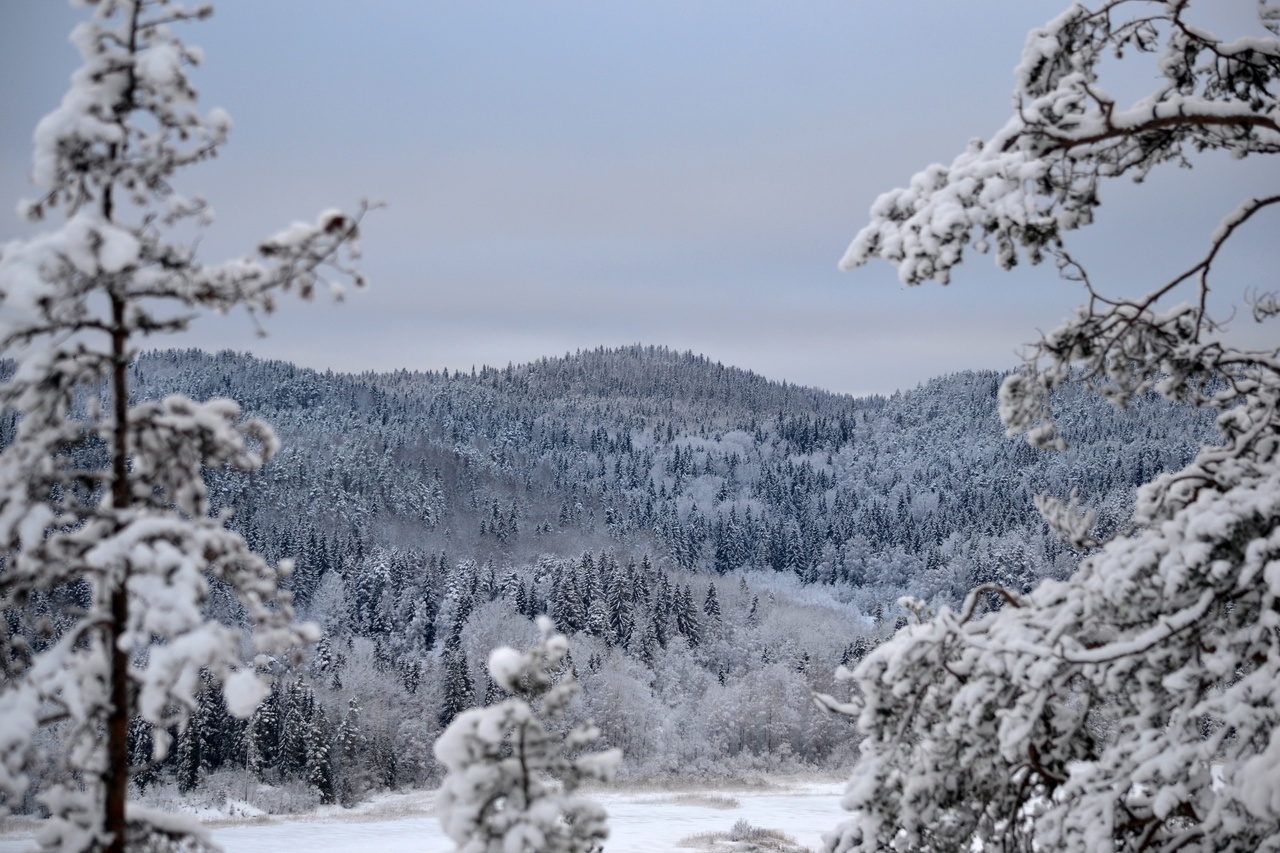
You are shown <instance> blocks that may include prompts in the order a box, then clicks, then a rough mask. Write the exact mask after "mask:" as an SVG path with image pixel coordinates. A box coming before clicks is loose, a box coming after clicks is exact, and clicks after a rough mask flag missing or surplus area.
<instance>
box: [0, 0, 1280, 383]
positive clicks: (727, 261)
mask: <svg viewBox="0 0 1280 853" xmlns="http://www.w3.org/2000/svg"><path fill="white" fill-rule="evenodd" d="M1066 5H1067V2H1066V0H978V2H968V3H956V2H954V0H905V2H896V3H890V2H875V3H873V2H869V0H806V2H804V3H793V2H782V0H776V2H759V0H697V2H690V0H642V2H633V0H611V2H607V3H601V2H589V0H545V2H539V3H528V2H507V0H468V2H445V0H366V2H362V3H358V4H357V3H351V2H350V0H341V2H339V0H270V2H262V0H223V1H222V2H216V3H215V14H214V16H213V18H212V19H210V20H208V21H205V22H201V23H194V24H189V25H185V26H183V27H182V28H181V30H180V32H181V33H182V35H183V37H184V39H185V40H186V41H187V42H188V43H189V44H195V45H199V46H200V47H202V48H203V49H204V51H205V57H206V61H205V64H204V66H202V67H201V68H200V69H197V70H196V71H195V72H193V82H194V83H195V85H196V87H197V88H198V89H199V91H200V96H201V104H202V105H203V107H204V108H205V109H208V108H212V107H215V106H216V107H223V108H225V109H226V110H227V111H228V112H230V114H231V116H232V117H233V119H234V121H235V129H234V131H233V132H232V135H231V140H230V142H229V144H228V145H227V146H226V147H225V148H224V149H223V151H222V153H221V154H220V156H219V157H218V158H217V159H216V160H214V161H211V162H209V163H205V164H201V165H199V166H197V167H194V168H191V169H188V170H186V171H185V172H184V173H183V174H182V175H181V176H180V177H179V179H178V181H177V182H176V183H177V188H178V189H179V190H180V191H181V192H183V193H184V194H187V195H196V194H202V195H204V196H206V197H207V198H208V200H209V201H210V202H211V203H212V205H213V207H214V209H215V211H216V212H217V215H218V219H217V222H216V223H215V224H214V225H213V226H212V227H211V228H210V229H209V231H208V233H207V234H205V235H204V236H203V237H202V241H201V257H202V258H203V260H205V261H208V262H218V261H222V260H226V259H229V258H232V257H235V256H238V255H241V254H244V253H246V252H249V251H251V250H252V247H253V246H255V245H256V243H257V242H258V241H259V240H261V239H262V238H264V237H266V236H268V235H270V234H272V233H274V232H276V231H278V230H280V229H281V228H283V227H284V226H286V225H288V224H289V223H291V222H293V221H295V220H300V219H301V220H311V219H314V217H315V215H316V214H317V213H318V212H319V211H320V210H322V209H325V208H329V207H333V206H337V207H345V208H348V209H351V208H354V207H355V206H356V205H357V204H358V203H359V201H360V200H361V199H370V200H374V201H381V202H385V205H386V206H385V208H383V209H380V210H377V211H374V212H373V213H371V214H370V215H369V216H368V218H367V220H366V222H365V225H364V241H363V244H364V245H363V248H364V259H363V262H362V264H363V269H364V271H365V272H366V273H367V274H368V276H369V278H370V280H371V282H372V286H371V288H370V290H368V291H367V292H364V293H359V294H352V295H351V296H350V297H349V298H348V299H347V300H346V301H345V302H343V303H342V304H340V305H334V304H332V302H331V301H330V300H327V299H323V298H321V299H317V301H316V302H315V303H313V304H300V303H295V302H293V301H290V300H286V303H285V304H284V305H283V306H282V308H281V310H280V311H279V312H277V313H276V314H275V315H273V316H272V317H270V318H268V319H267V321H266V330H267V332H268V334H267V336H266V337H259V336H258V335H257V334H256V330H255V326H254V324H253V323H252V322H251V321H250V320H249V319H248V318H247V317H245V316H244V315H236V314H233V315H230V316H227V317H211V318H208V319H201V320H200V321H198V322H197V323H196V324H195V327H194V328H193V329H192V330H191V331H190V332H189V333H187V334H186V335H184V336H182V337H177V338H166V339H156V340H155V341H154V343H155V345H157V346H164V347H168V346H198V347H201V348H204V349H209V350H217V349H223V348H232V349H237V350H247V351H251V352H254V353H256V354H258V355H260V356H263V357H267V358H280V359H286V360H289V361H293V362H295V363H298V364H301V365H305V366H309V367H315V368H319V369H326V368H328V369H333V370H337V371H362V370H393V369H397V368H408V369H435V370H438V369H440V368H442V367H447V368H449V369H450V370H457V369H463V370H469V369H470V368H471V366H472V365H482V364H490V365H496V366H505V365H506V364H508V363H516V364H519V363H521V362H524V361H529V360H532V359H536V358H539V357H541V356H554V355H563V354H564V353H566V352H573V351H575V350H578V349H586V348H594V347H597V346H601V345H603V346H620V345H626V344H630V343H643V344H657V345H665V346H669V347H672V348H675V349H678V350H693V351H694V352H697V353H701V354H704V355H706V356H708V357H709V358H712V359H714V360H716V361H720V362H722V363H724V364H727V365H734V366H737V367H742V368H746V369H750V370H753V371H755V372H756V373H759V374H762V375H764V376H766V377H768V378H771V379H776V380H786V381H788V382H793V383H798V384H803V385H813V386H818V387H821V388H826V389H828V390H832V391H839V392H850V393H856V394H865V393H887V392H891V391H893V390H895V389H899V388H909V387H913V386H914V385H916V384H917V383H919V382H921V381H923V380H925V379H927V378H929V377H931V376H936V375H939V374H943V373H948V372H951V371H955V370H961V369H970V368H992V369H1005V368H1009V367H1012V366H1013V365H1015V364H1016V363H1017V357H1018V356H1017V353H1018V350H1019V347H1020V345H1022V344H1025V343H1027V342H1029V341H1033V340H1035V339H1036V338H1037V336H1038V334H1039V332H1040V331H1047V330H1049V329H1052V328H1053V327H1054V326H1056V325H1057V323H1058V322H1059V321H1060V320H1061V319H1062V318H1063V317H1065V316H1066V315H1067V314H1068V313H1069V312H1070V311H1071V309H1072V308H1073V307H1074V306H1075V305H1076V304H1077V303H1078V302H1080V301H1081V294H1080V292H1079V290H1078V289H1077V287H1076V286H1075V285H1071V284H1069V283H1066V282H1061V281H1059V280H1057V278H1056V276H1055V274H1054V273H1053V271H1052V270H1051V269H1046V268H1030V267H1024V268H1019V269H1018V270H1016V271H1014V272H1010V273H1006V272H1002V271H1000V270H998V269H997V268H996V267H995V265H994V263H993V262H992V260H991V258H990V257H984V256H972V257H971V258H970V259H969V260H968V261H967V262H966V264H965V266H964V267H963V268H962V269H960V270H958V271H957V273H956V274H955V275H954V276H953V283H952V284H951V285H950V286H949V287H946V288H943V287H939V286H936V285H926V286H923V287H920V288H909V289H908V288H904V287H902V286H901V285H899V284H898V280H897V275H896V271H895V270H894V269H893V267H892V266H890V265H889V264H887V263H884V262H876V263H873V264H872V265H870V266H868V267H865V268H862V269H860V270H856V271H854V272H850V273H841V272H839V271H837V269H836V264H837V261H838V260H839V258H840V256H841V255H842V253H843V251H844V249H845V247H846V245H847V244H848V242H849V241H850V240H851V239H852V237H853V235H854V234H855V233H857V231H858V229H859V228H860V227H861V226H862V225H863V224H864V222H865V220H866V211H867V209H868V208H869V206H870V205H871V203H872V201H873V200H874V199H875V197H876V196H877V195H878V194H879V193H881V192H883V191H886V190H888V189H891V188H893V187H895V186H899V185H902V184H903V183H905V182H906V181H907V180H909V178H910V177H911V175H912V174H913V173H914V172H916V171H918V170H920V169H922V168H924V167H925V166H927V165H928V164H930V163H933V162H950V161H951V159H952V158H953V157H954V156H955V155H956V154H958V153H960V152H961V151H963V150H964V146H965V144H966V143H967V141H968V140H969V139H971V138H973V137H979V136H987V135H990V134H991V133H992V132H994V131H995V130H997V129H998V128H999V127H1000V126H1001V125H1002V124H1003V123H1004V121H1005V120H1006V118H1007V117H1008V114H1009V111H1010V104H1011V95H1012V90H1013V74H1012V70H1013V68H1014V66H1015V65H1016V63H1017V61H1018V58H1019V53H1020V51H1021V48H1022V45H1023V42H1024V39H1025V37H1026V33H1027V31H1028V30H1030V29H1031V28H1033V27H1035V26H1037V25H1040V24H1042V23H1044V22H1045V21H1047V20H1049V19H1050V18H1052V17H1054V16H1055V15H1056V14H1058V13H1059V12H1060V11H1062V9H1063V8H1065V6H1066ZM1199 5H1201V6H1204V7H1205V9H1206V11H1205V12H1204V15H1205V16H1206V18H1207V20H1206V21H1205V23H1206V24H1211V25H1212V26H1214V27H1216V28H1217V30H1216V31H1217V32H1219V34H1221V35H1224V36H1225V35H1231V36H1235V35H1238V34H1242V33H1249V34H1264V33H1265V31H1263V30H1262V29H1261V28H1260V27H1259V26H1258V25H1257V24H1256V21H1255V20H1254V19H1253V18H1252V15H1253V10H1254V9H1255V3H1254V2H1253V0H1214V1H1213V3H1201V4H1199ZM84 14H85V13H84V12H82V11H76V10H72V9H71V8H69V7H68V6H66V5H65V4H62V3H59V2H57V0H3V2H0V240H7V239H9V238H17V237H22V236H24V235H28V234H30V233H31V227H30V226H27V225H25V224H24V223H22V222H21V221H20V220H19V219H18V217H17V215H16V213H14V212H13V211H14V209H15V208H16V205H17V202H18V201H19V200H20V199H21V198H24V197H30V196H32V195H34V194H35V193H34V190H33V189H32V188H31V186H30V184H29V180H28V176H29V174H30V157H31V131H32V129H33V128H34V126H35V123H36V122H37V121H38V120H39V118H40V117H41V116H42V115H44V114H45V113H47V112H49V111H50V110H51V109H52V108H53V107H54V106H55V105H56V104H57V102H58V100H59V99H60V98H61V95H62V92H63V91H65V88H66V81H67V79H68V77H69V75H70V73H71V72H72V70H74V68H75V67H76V65H77V64H78V58H77V55H76V53H75V51H74V50H73V49H72V48H71V46H70V45H69V43H68V42H67V34H68V33H69V31H70V28H71V27H72V26H73V25H74V23H75V22H76V21H77V20H79V19H81V18H82V17H83V16H84ZM1111 70H1113V71H1115V72H1116V73H1117V74H1118V75H1119V76H1117V77H1116V78H1115V79H1114V80H1108V81H1107V85H1108V88H1110V90H1111V91H1112V92H1113V93H1115V94H1118V95H1120V96H1121V98H1122V100H1123V98H1124V97H1125V96H1126V95H1128V96H1132V97H1135V98H1136V97H1138V96H1139V95H1141V94H1142V93H1143V92H1144V90H1145V87H1146V86H1147V85H1148V84H1149V81H1150V80H1151V79H1152V77H1153V74H1152V72H1151V69H1150V68H1149V67H1146V68H1144V67H1142V66H1134V65H1133V63H1123V64H1115V67H1114V68H1112V69H1111ZM1275 177H1276V166H1275V164H1274V163H1268V162H1266V161H1265V160H1259V159H1258V158H1254V160H1252V161H1245V162H1243V163H1240V162H1232V161H1228V160H1226V159H1225V158H1220V157H1219V158H1212V157H1210V158H1206V159H1205V160H1204V161H1203V162H1200V161H1198V162H1197V166H1196V168H1195V169H1193V170H1190V171H1187V170H1177V169H1168V170H1166V171H1165V172H1158V173H1156V174H1153V175H1152V176H1151V178H1149V179H1148V181H1147V182H1146V183H1145V184H1143V185H1141V186H1133V185H1130V184H1128V183H1127V182H1124V183H1120V184H1117V185H1114V186H1108V187H1107V188H1106V194H1105V195H1104V196H1103V202H1104V205H1103V208H1102V210H1101V212H1100V217H1099V221H1098V223H1097V224H1096V225H1095V226H1094V227H1092V228H1091V229H1089V230H1088V231H1086V232H1081V233H1080V234H1079V235H1077V237H1078V239H1075V238H1073V240H1072V247H1073V250H1074V251H1075V252H1076V253H1077V254H1078V255H1079V256H1080V257H1081V258H1082V259H1083V260H1084V261H1085V262H1086V264H1087V265H1088V266H1089V268H1090V271H1091V273H1092V275H1093V277H1094V280H1095V282H1104V283H1105V285H1106V286H1108V287H1109V288H1110V289H1112V290H1119V291H1124V292H1141V291H1145V290H1147V289H1149V288H1150V287H1151V286H1153V285H1155V284H1158V283H1161V279H1167V278H1169V277H1171V276H1172V275H1173V274H1174V273H1176V272H1178V271H1181V269H1183V268H1185V267H1188V266H1190V265H1192V264H1193V263H1195V262H1196V261H1197V260H1198V259H1199V254H1200V253H1202V252H1203V251H1204V250H1205V248H1206V247H1207V243H1208V235H1209V233H1210V231H1211V230H1212V229H1213V227H1214V226H1215V225H1216V224H1217V223H1218V222H1219V220H1220V219H1221V218H1222V216H1224V215H1225V214H1226V213H1228V212H1229V211H1230V210H1231V209H1232V208H1234V207H1235V205H1236V204H1237V203H1238V202H1239V201H1240V200H1242V199H1243V198H1245V197H1247V196H1249V195H1253V194H1259V193H1264V192H1274V191H1275V180H1274V178H1275ZM1277 225H1280V217H1278V216H1276V215H1274V214H1268V215H1266V216H1260V217H1258V218H1257V219H1255V220H1254V221H1253V222H1252V223H1251V224H1250V226H1249V228H1248V230H1247V231H1246V232H1244V233H1242V235H1241V238H1239V239H1238V240H1237V241H1236V242H1235V245H1233V246H1231V248H1230V250H1229V252H1228V253H1227V254H1226V256H1225V257H1224V258H1223V264H1222V279H1221V280H1222V281H1223V283H1224V284H1223V286H1222V287H1221V288H1219V291H1220V292H1218V293H1216V294H1215V295H1217V296H1220V297H1221V298H1222V299H1223V304H1224V306H1229V305H1231V304H1235V303H1238V301H1239V296H1240V295H1241V294H1242V293H1244V292H1246V291H1247V290H1249V289H1253V290H1268V289H1274V288H1275V286H1276V285H1275V278H1276V276H1275V270H1276V269H1280V241H1277V240H1275V239H1274V236H1273V235H1274V233H1275V231H1276V227H1277ZM1222 310H1223V312H1224V313H1225V312H1227V311H1228V310H1229V308H1228V307H1224V308H1223V309H1222ZM1242 311H1243V309H1240V310H1238V311H1237V314H1238V315H1241V314H1242ZM1235 328H1236V332H1235V333H1236V334H1239V335H1243V336H1245V337H1250V336H1252V338H1253V339H1261V337H1260V336H1262V337H1265V336H1266V335H1271V336H1274V329H1266V330H1260V329H1254V328H1249V327H1247V321H1246V319H1245V318H1244V317H1243V316H1240V317H1239V318H1238V319H1237V320H1236V321H1235Z"/></svg>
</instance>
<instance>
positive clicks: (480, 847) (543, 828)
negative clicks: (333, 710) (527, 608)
mask: <svg viewBox="0 0 1280 853" xmlns="http://www.w3.org/2000/svg"><path fill="white" fill-rule="evenodd" d="M538 628H539V630H540V631H541V637H540V638H539V640H538V642H537V644H536V645H535V646H534V647H533V648H532V649H530V650H529V651H527V652H524V653H520V652H518V651H516V650H515V649H512V648H507V647H503V648H499V649H495V650H494V651H493V653H492V654H491V655H490V656H489V674H490V676H491V677H492V678H493V681H494V683H496V684H497V685H498V686H499V687H500V688H502V690H504V691H506V692H507V693H509V694H511V695H510V697H509V698H507V699H504V700H503V701H501V702H499V703H497V704H495V705H490V706H489V707H486V708H473V709H471V710H468V711H464V712H462V713H461V714H459V715H458V717H457V718H456V719H455V720H454V721H453V723H452V724H451V725H450V726H449V728H448V729H446V730H445V731H444V733H443V734H441V735H440V738H439V740H437V741H436V747H435V752H436V757H437V758H439V759H440V761H441V763H442V764H444V765H445V767H446V768H447V769H448V774H449V775H448V776H446V777H445V780H444V784H443V785H441V787H440V792H439V794H438V795H437V798H436V808H437V811H438V812H439V815H440V822H441V824H442V825H443V827H444V831H445V833H446V834H447V835H448V836H449V837H450V838H452V839H453V840H454V841H455V842H457V845H458V851H459V853H526V851H527V853H534V851H537V852H538V853H589V852H590V851H598V850H600V849H601V848H602V845H603V843H604V839H605V838H606V837H607V836H608V832H609V830H608V827H607V825H606V823H605V811H604V809H603V808H601V807H600V806H599V805H597V804H595V803H593V802H591V801H589V800H587V799H584V798H583V797H581V796H578V795H577V794H576V791H577V789H578V787H579V786H580V785H582V783H583V782H586V781H589V780H597V781H608V780H609V779H611V778H612V777H613V774H614V773H615V772H616V770H617V767H618V762H619V761H621V759H622V753H621V752H620V751H619V750H616V749H611V750H606V751H604V752H596V753H585V754H584V753H582V750H583V749H585V748H586V747H588V746H590V745H591V744H592V743H594V742H595V741H596V739H597V738H598V737H599V733H598V732H597V730H596V729H595V727H594V726H592V725H590V724H589V723H588V724H583V725H578V726H574V727H572V728H570V729H569V730H568V731H561V730H559V729H558V728H557V724H559V723H560V721H561V720H562V719H563V717H564V712H565V709H566V707H567V706H568V704H569V702H570V700H572V699H573V697H574V696H575V695H576V694H577V693H578V690H579V687H578V684H577V680H576V679H575V678H574V677H573V674H572V673H571V672H561V670H563V669H564V666H563V664H564V659H565V654H566V653H567V652H568V650H569V641H568V640H567V639H566V638H565V637H564V636H563V635H561V634H557V633H555V630H554V627H553V625H552V623H551V620H550V619H548V618H546V617H545V616H542V617H539V618H538Z"/></svg>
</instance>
